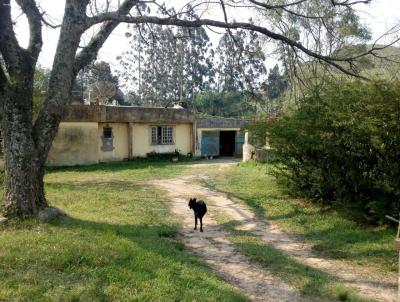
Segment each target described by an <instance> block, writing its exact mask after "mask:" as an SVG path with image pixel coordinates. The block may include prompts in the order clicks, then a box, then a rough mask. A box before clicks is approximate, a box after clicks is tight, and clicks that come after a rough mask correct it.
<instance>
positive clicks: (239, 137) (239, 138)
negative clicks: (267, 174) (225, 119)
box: [235, 131, 244, 155]
mask: <svg viewBox="0 0 400 302" xmlns="http://www.w3.org/2000/svg"><path fill="white" fill-rule="evenodd" d="M243 144H244V134H242V133H240V131H238V132H236V146H235V147H236V148H235V154H236V155H242V154H243Z"/></svg>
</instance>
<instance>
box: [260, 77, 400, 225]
mask: <svg viewBox="0 0 400 302" xmlns="http://www.w3.org/2000/svg"><path fill="white" fill-rule="evenodd" d="M253 130H254V131H255V132H257V133H258V136H259V137H260V138H263V137H265V133H268V138H269V144H270V146H271V147H272V148H273V150H274V155H275V157H276V158H277V160H278V162H280V163H282V164H283V165H284V166H282V167H281V168H280V169H279V171H278V174H279V176H281V177H284V178H285V179H286V180H288V182H289V184H290V185H291V188H292V192H294V193H295V194H296V195H302V196H306V197H309V198H311V199H312V200H314V201H318V202H323V203H330V204H339V203H340V204H341V205H343V206H346V207H347V208H350V209H351V210H352V211H355V212H357V213H360V214H361V215H359V216H360V217H359V218H363V219H366V220H368V221H370V222H377V223H383V222H384V215H385V214H391V215H393V216H397V215H398V213H399V210H400V205H399V203H400V163H399V158H400V82H399V81H377V82H361V81H338V82H330V83H327V84H325V85H323V86H322V87H319V88H318V89H316V90H314V91H312V92H311V93H309V94H308V95H307V96H306V97H304V98H303V99H302V100H301V101H300V103H299V106H298V108H297V109H296V110H294V111H292V112H290V113H287V114H285V115H283V116H281V117H279V118H278V119H277V120H275V121H272V122H268V123H259V124H258V125H255V126H254V127H253Z"/></svg>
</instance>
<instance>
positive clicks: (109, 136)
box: [101, 127, 114, 152]
mask: <svg viewBox="0 0 400 302" xmlns="http://www.w3.org/2000/svg"><path fill="white" fill-rule="evenodd" d="M101 141H102V146H101V150H102V151H103V152H110V151H113V150H114V142H113V133H112V128H111V127H104V128H103V135H102V137H101Z"/></svg>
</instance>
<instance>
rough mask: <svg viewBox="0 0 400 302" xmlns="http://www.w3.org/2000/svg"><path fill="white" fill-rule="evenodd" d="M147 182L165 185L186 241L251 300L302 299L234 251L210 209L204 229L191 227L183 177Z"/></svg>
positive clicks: (189, 189) (188, 191)
mask: <svg viewBox="0 0 400 302" xmlns="http://www.w3.org/2000/svg"><path fill="white" fill-rule="evenodd" d="M150 184H152V185H156V186H158V187H161V188H163V189H167V191H168V195H169V198H170V200H171V201H172V212H173V213H174V214H175V215H176V216H177V217H178V219H180V222H181V227H182V228H181V234H182V237H183V241H184V243H185V245H186V246H187V247H188V248H190V249H191V250H193V251H194V252H195V253H197V254H198V255H199V256H200V257H201V258H202V259H203V260H205V261H206V263H207V264H208V265H209V266H210V267H211V268H212V269H213V270H215V271H216V272H217V273H218V274H219V275H221V276H222V277H223V278H224V279H225V280H227V281H228V282H230V283H231V284H232V285H234V286H235V287H236V288H238V289H239V290H241V291H242V292H243V293H244V294H246V296H248V297H249V298H250V299H251V300H252V301H303V299H302V298H301V297H300V294H299V293H298V292H297V291H296V290H295V289H294V288H293V287H291V286H289V285H287V284H286V283H284V282H282V281H281V280H279V279H276V278H275V277H273V276H272V275H271V274H269V273H268V272H266V271H265V270H263V269H261V268H260V267H258V266H256V265H254V264H252V263H250V261H249V260H248V259H247V258H246V257H245V256H243V255H241V254H240V253H237V252H236V251H235V248H234V246H233V244H232V243H231V242H230V241H229V240H228V239H227V237H228V235H227V234H226V232H225V231H223V230H222V228H221V227H220V226H218V224H217V223H216V221H215V220H214V218H213V215H212V212H213V210H212V209H211V211H209V213H207V218H205V221H207V222H206V224H205V225H206V226H205V232H204V233H200V232H199V231H198V230H197V231H194V230H193V227H194V218H193V214H192V213H191V211H190V210H189V208H188V205H187V204H188V199H187V196H188V194H190V191H191V186H189V188H188V190H185V188H186V186H187V182H186V181H185V180H184V179H173V180H167V181H165V180H160V181H152V182H150Z"/></svg>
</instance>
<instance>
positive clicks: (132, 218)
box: [0, 162, 246, 301]
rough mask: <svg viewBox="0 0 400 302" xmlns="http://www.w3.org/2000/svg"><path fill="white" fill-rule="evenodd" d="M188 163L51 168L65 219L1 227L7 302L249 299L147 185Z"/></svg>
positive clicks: (0, 272) (54, 199) (50, 188)
mask: <svg viewBox="0 0 400 302" xmlns="http://www.w3.org/2000/svg"><path fill="white" fill-rule="evenodd" d="M184 171H185V167H184V165H180V164H175V165H171V163H167V162H164V163H163V162H159V163H148V162H129V163H115V164H104V165H97V166H90V167H81V168H65V169H52V170H50V171H49V172H48V173H47V175H46V193H47V197H48V200H49V202H50V203H51V204H52V205H55V206H58V207H60V208H62V209H64V210H66V211H67V212H68V214H69V215H70V217H71V218H68V219H65V220H64V221H61V222H54V223H38V222H37V221H34V220H30V221H25V222H19V223H16V222H14V223H12V224H9V225H7V226H2V227H0V242H1V246H0V280H1V282H0V301H200V300H201V301H244V300H246V299H245V298H244V297H243V296H242V295H241V294H239V293H238V292H237V291H236V290H234V289H233V288H232V287H231V286H229V285H228V284H227V283H225V282H224V281H222V280H221V279H220V278H218V277H217V276H216V275H215V274H214V273H213V272H211V271H210V270H209V269H208V268H206V267H205V266H204V265H203V264H202V262H201V261H200V260H199V259H197V258H196V257H195V256H193V255H191V254H189V253H187V252H186V251H185V249H184V246H183V244H182V243H181V242H180V241H179V238H178V237H177V225H176V222H175V221H171V219H170V217H169V214H168V208H167V207H168V205H167V202H166V200H165V199H164V196H163V195H162V193H160V192H157V191H156V190H155V189H154V188H153V187H147V186H143V185H141V184H140V181H143V180H146V179H150V178H162V177H169V176H173V175H178V174H179V173H182V172H184Z"/></svg>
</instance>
